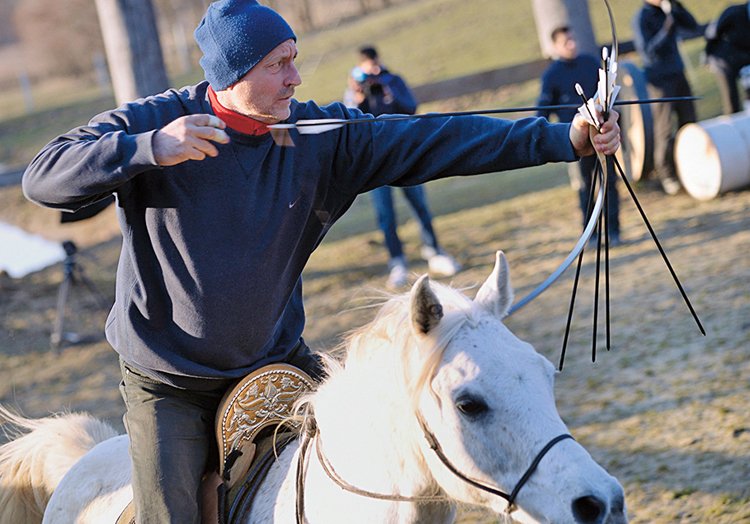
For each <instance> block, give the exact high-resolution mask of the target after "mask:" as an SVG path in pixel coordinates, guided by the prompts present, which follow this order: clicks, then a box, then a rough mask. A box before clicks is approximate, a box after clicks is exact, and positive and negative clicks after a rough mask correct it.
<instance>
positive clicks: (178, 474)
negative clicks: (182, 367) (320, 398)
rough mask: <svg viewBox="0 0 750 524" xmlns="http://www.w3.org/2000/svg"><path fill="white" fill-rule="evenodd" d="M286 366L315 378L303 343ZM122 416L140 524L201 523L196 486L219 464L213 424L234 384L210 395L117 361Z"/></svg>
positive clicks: (315, 366) (316, 369)
mask: <svg viewBox="0 0 750 524" xmlns="http://www.w3.org/2000/svg"><path fill="white" fill-rule="evenodd" d="M288 362H289V363H290V364H293V365H295V366H297V367H299V368H301V369H303V370H304V371H306V372H307V373H308V374H310V375H311V376H312V377H313V378H315V379H319V378H320V376H321V369H320V363H319V361H318V359H317V357H315V356H314V355H312V354H311V353H310V350H309V349H308V348H307V346H305V345H304V343H300V346H298V347H297V349H296V351H295V352H294V353H293V354H292V355H290V357H289V359H288ZM120 369H121V371H122V382H121V383H120V393H121V394H122V398H123V400H124V401H125V406H126V408H127V412H126V414H125V416H124V417H123V420H124V422H125V428H126V430H127V432H128V436H129V437H130V457H131V460H132V464H133V477H132V478H133V480H132V482H133V500H134V502H135V508H136V522H137V523H138V524H152V523H153V524H157V523H158V524H200V521H201V507H200V484H201V478H202V476H203V474H204V473H205V472H206V471H207V469H208V467H209V466H211V467H215V466H216V465H218V464H217V457H218V451H217V444H216V437H215V435H214V419H215V416H216V410H217V409H218V406H219V402H220V401H221V399H222V397H223V396H224V393H225V392H226V391H227V390H228V389H229V388H230V387H231V386H232V385H233V384H234V383H235V382H236V381H235V380H228V381H216V382H217V384H215V387H214V386H212V389H209V390H208V391H195V390H188V389H180V388H176V387H173V386H170V385H167V384H164V383H162V382H159V381H157V380H154V379H152V378H149V377H146V376H144V375H143V374H141V373H138V372H137V371H136V370H134V369H132V368H131V367H129V366H128V365H127V364H125V363H123V362H122V361H121V362H120Z"/></svg>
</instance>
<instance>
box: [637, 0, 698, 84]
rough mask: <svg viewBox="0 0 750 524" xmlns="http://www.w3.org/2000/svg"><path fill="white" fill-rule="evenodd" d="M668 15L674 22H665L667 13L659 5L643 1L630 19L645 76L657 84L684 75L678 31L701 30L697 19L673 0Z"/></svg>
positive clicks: (696, 31)
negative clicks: (667, 24)
mask: <svg viewBox="0 0 750 524" xmlns="http://www.w3.org/2000/svg"><path fill="white" fill-rule="evenodd" d="M671 4H672V12H671V14H670V15H669V16H670V17H671V18H672V20H673V21H674V23H673V24H672V25H671V26H670V27H667V26H666V21H667V15H666V14H665V13H664V11H662V10H661V8H660V7H657V6H655V5H652V4H646V3H644V5H643V7H641V9H640V10H639V11H638V13H637V14H636V15H635V18H634V19H633V38H634V41H635V47H636V49H637V50H638V53H639V54H640V55H641V59H642V60H643V69H644V70H645V73H646V80H648V81H649V83H651V84H653V85H655V86H657V87H662V88H664V87H669V86H670V84H671V83H672V79H673V78H674V77H675V76H681V75H684V72H683V71H684V69H685V64H684V63H683V61H682V57H681V56H680V51H679V49H678V48H677V36H678V32H680V33H684V34H685V35H686V36H689V35H697V34H700V27H699V25H698V22H697V21H696V20H695V18H693V15H691V14H690V13H689V12H688V10H687V9H685V8H684V7H683V6H682V4H680V3H679V2H677V1H676V0H673V1H672V2H671Z"/></svg>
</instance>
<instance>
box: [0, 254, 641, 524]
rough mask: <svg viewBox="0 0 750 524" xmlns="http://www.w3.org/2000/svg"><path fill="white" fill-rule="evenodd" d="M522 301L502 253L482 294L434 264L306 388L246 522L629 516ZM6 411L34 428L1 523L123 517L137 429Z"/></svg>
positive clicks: (14, 464)
mask: <svg viewBox="0 0 750 524" xmlns="http://www.w3.org/2000/svg"><path fill="white" fill-rule="evenodd" d="M511 302H512V292H511V289H510V282H509V276H508V266H507V262H506V260H505V257H504V255H503V254H502V253H501V252H498V255H497V259H496V265H495V269H494V271H493V273H492V274H491V275H490V277H489V278H488V279H487V281H486V282H485V283H484V284H483V285H482V287H481V288H480V290H479V292H478V293H477V296H476V298H475V299H474V300H473V301H472V300H470V299H469V298H467V297H466V296H465V295H463V294H462V293H461V292H459V291H457V290H454V289H451V288H449V287H447V286H443V285H439V284H434V283H431V282H430V281H429V279H428V278H427V277H426V276H425V277H422V278H420V279H419V280H418V281H417V283H416V284H415V285H414V287H413V288H412V290H411V292H410V293H407V294H405V295H403V296H398V297H394V298H393V299H391V300H389V301H388V302H387V303H386V304H385V305H384V306H383V307H382V309H381V310H380V311H379V313H378V315H377V317H376V318H375V320H373V321H372V322H371V323H370V324H369V325H367V326H365V327H364V328H362V329H360V330H359V331H357V332H355V333H354V334H353V335H352V336H351V337H350V339H349V340H348V344H347V351H346V354H345V358H344V359H343V361H342V362H341V363H337V362H334V361H333V360H331V361H330V362H329V363H328V377H327V378H326V379H325V381H324V382H323V383H322V384H321V385H320V386H319V387H318V389H317V391H315V392H314V393H312V394H310V396H309V397H307V398H305V399H304V400H303V402H302V405H303V408H304V409H305V411H306V413H307V414H308V417H310V418H312V417H314V420H315V422H316V428H317V431H315V432H314V433H311V432H306V435H308V436H309V437H310V438H308V439H306V440H305V439H301V440H296V441H293V442H292V444H291V445H289V446H287V447H286V448H285V449H284V451H283V452H282V453H281V454H280V456H279V459H278V461H277V462H275V464H274V465H273V466H272V467H271V469H270V471H269V473H268V475H267V477H266V478H265V480H264V482H263V483H262V485H261V487H260V491H259V492H258V493H257V495H256V496H255V498H254V503H253V505H252V508H251V510H250V512H249V513H248V514H246V516H245V522H251V523H262V524H267V523H270V522H276V523H294V522H295V520H296V519H297V518H298V516H297V512H296V509H295V508H296V507H301V508H300V509H301V512H303V519H306V522H309V523H312V524H316V523H325V524H331V523H339V522H340V523H347V524H348V523H351V522H365V523H370V522H387V523H407V522H423V523H430V524H433V523H435V524H437V523H443V522H446V523H447V522H452V521H453V520H454V519H455V514H456V508H457V505H458V504H470V505H479V506H484V507H486V508H490V509H491V510H493V511H495V512H497V513H498V514H503V513H505V514H506V518H508V517H507V515H510V517H509V518H508V520H510V519H515V520H518V521H521V522H551V523H555V524H565V523H578V524H593V523H597V524H619V523H624V522H627V517H626V510H625V501H624V494H623V489H622V487H621V486H620V484H619V483H618V482H617V480H616V479H615V478H614V477H612V476H610V475H609V474H608V473H607V472H606V471H605V470H604V469H603V468H602V467H601V466H599V465H598V464H597V463H596V462H595V461H594V460H593V459H592V458H591V456H590V455H589V453H588V452H587V451H586V450H585V449H584V448H583V447H582V446H581V445H580V444H578V443H577V442H576V441H575V440H573V438H572V437H570V435H568V430H567V428H566V427H565V424H564V423H563V422H562V420H561V419H560V416H559V414H558V412H557V409H556V407H555V400H554V394H553V379H554V375H555V370H554V368H553V366H552V364H551V363H550V362H549V361H548V360H547V359H545V358H544V357H543V356H541V355H540V354H538V353H537V352H536V351H535V350H534V348H533V347H532V346H531V345H529V344H527V343H525V342H522V341H521V340H519V339H518V338H516V336H514V335H513V333H511V332H510V331H509V330H508V328H506V327H505V326H504V325H503V323H502V322H501V319H502V318H503V317H504V316H505V315H506V313H507V311H508V308H509V307H510V305H511ZM3 415H4V416H5V417H6V418H9V419H10V421H11V422H13V423H15V424H16V425H17V426H20V428H21V429H22V430H24V431H25V433H24V434H23V435H20V436H18V435H17V437H18V438H16V439H15V440H13V441H11V442H9V443H7V444H5V445H3V446H2V447H1V448H0V490H2V492H0V522H2V523H13V524H21V523H31V522H39V521H40V520H42V515H43V522H44V523H49V524H54V523H64V524H70V523H89V522H91V523H93V522H96V523H111V522H115V520H116V519H117V517H118V515H119V514H120V512H121V511H122V509H123V508H124V506H125V505H126V504H127V502H128V501H129V500H130V498H131V496H132V492H131V488H130V484H129V483H130V462H129V456H128V449H127V445H128V443H127V437H126V436H124V435H121V436H117V435H116V434H115V431H114V430H112V429H111V428H109V427H107V426H106V425H104V424H102V423H101V422H98V421H96V420H94V419H92V418H90V417H86V416H84V415H64V416H59V417H50V418H46V419H40V420H27V419H23V418H21V417H17V416H12V415H10V414H9V413H8V412H7V411H6V410H3ZM307 427H311V425H307ZM301 442H308V443H309V444H310V445H309V446H307V447H306V446H304V445H301ZM302 449H306V450H307V453H305V454H304V456H303V457H302V460H299V456H300V453H301V450H302ZM300 465H301V466H300ZM298 467H302V468H303V469H302V471H303V472H304V474H303V475H302V481H301V483H300V484H299V485H298V481H297V480H296V476H297V469H298ZM300 489H301V490H302V493H303V494H304V503H303V504H299V503H298V502H297V503H296V497H297V493H298V490H300Z"/></svg>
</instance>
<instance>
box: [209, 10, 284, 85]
mask: <svg viewBox="0 0 750 524" xmlns="http://www.w3.org/2000/svg"><path fill="white" fill-rule="evenodd" d="M289 39H293V40H297V37H296V36H295V35H294V31H292V28H291V27H289V24H287V23H286V21H285V20H284V19H283V18H282V17H281V15H279V14H278V13H277V12H276V11H274V10H273V9H271V8H270V7H266V6H263V5H260V4H258V2H256V1H255V0H220V1H219V2H214V3H212V4H211V5H209V6H208V10H207V11H206V14H205V15H204V16H203V20H201V22H200V24H198V27H197V28H196V29H195V41H196V42H198V47H200V48H201V51H203V56H202V57H201V59H200V64H201V67H202V68H203V71H204V72H205V74H206V80H208V81H209V83H210V84H211V87H213V88H214V90H215V91H221V90H223V89H226V88H227V87H229V86H231V85H233V84H234V83H236V82H237V81H238V80H239V79H240V78H242V77H243V76H245V74H246V73H247V72H248V71H250V70H251V69H252V68H253V67H255V65H256V64H257V63H258V62H260V61H261V60H263V57H265V56H266V55H267V54H268V53H270V52H271V51H272V50H273V49H274V48H275V47H276V46H278V45H279V44H281V43H282V42H285V41H287V40H289Z"/></svg>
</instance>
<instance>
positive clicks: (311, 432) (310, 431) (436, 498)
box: [296, 411, 575, 524]
mask: <svg viewBox="0 0 750 524" xmlns="http://www.w3.org/2000/svg"><path fill="white" fill-rule="evenodd" d="M416 418H417V422H418V423H419V426H420V428H421V429H422V433H423V435H424V437H425V439H426V440H427V443H428V445H429V446H430V449H432V450H433V451H434V452H435V454H436V455H437V457H438V459H440V462H441V463H442V464H443V465H444V466H445V467H446V468H447V469H448V470H449V471H450V472H451V473H453V474H454V475H455V476H456V477H458V478H459V479H461V480H462V481H464V482H466V483H467V484H470V485H471V486H474V487H475V488H478V489H480V490H482V491H485V492H487V493H490V494H492V495H496V496H498V497H501V498H503V499H505V500H506V501H507V502H508V506H507V508H506V510H505V511H506V513H507V514H510V513H512V512H513V511H514V510H515V509H516V505H515V502H516V498H517V497H518V493H519V492H520V491H521V488H522V487H523V486H524V485H525V484H526V483H527V482H528V480H529V479H530V478H531V476H532V475H533V474H534V471H536V468H537V466H539V463H540V462H541V461H542V459H543V458H544V456H545V455H546V454H547V453H548V452H549V451H550V450H551V449H552V448H553V447H554V446H555V444H557V443H559V442H561V441H563V440H566V439H572V440H575V439H574V438H573V436H572V435H570V434H569V433H563V434H561V435H558V436H556V437H555V438H553V439H552V440H550V441H549V442H547V444H546V445H545V446H544V447H543V448H542V449H541V450H540V451H539V452H538V453H537V454H536V456H535V457H534V460H532V461H531V465H530V466H529V467H528V468H526V471H525V472H524V474H523V475H521V478H520V480H519V481H518V482H517V483H516V485H515V487H514V488H513V489H512V490H511V492H510V493H506V492H504V491H503V490H501V489H500V488H498V487H495V486H491V485H489V484H486V483H485V482H482V481H480V480H477V479H474V478H471V477H469V476H468V475H466V474H465V473H463V472H462V471H461V470H459V469H458V468H457V467H456V466H455V465H454V464H453V463H452V462H451V461H450V459H448V457H447V456H446V455H445V452H444V451H443V448H442V446H441V445H440V442H439V441H438V439H437V437H435V434H434V433H433V432H432V431H431V430H430V428H429V426H428V425H427V422H426V421H425V420H424V417H423V416H422V414H421V412H419V411H417V413H416ZM313 440H314V441H315V451H316V454H317V457H318V461H319V462H320V465H321V467H322V468H323V471H324V472H325V474H326V475H327V476H328V478H329V479H331V480H332V481H333V482H334V483H335V484H336V485H337V486H338V487H340V488H341V489H343V490H345V491H348V492H350V493H354V494H356V495H360V496H362V497H367V498H373V499H378V500H390V501H395V502H440V501H446V500H447V497H445V496H442V495H414V496H409V495H400V494H396V493H379V492H375V491H369V490H366V489H362V488H359V487H356V486H354V485H352V484H350V483H349V482H347V481H346V480H344V479H343V478H342V477H341V475H339V474H338V472H337V471H336V469H335V468H334V467H333V464H331V462H330V461H329V460H328V457H326V456H325V454H324V453H323V446H322V439H321V437H320V431H319V430H318V427H317V424H316V423H315V419H314V417H313V416H312V415H311V414H309V415H308V418H307V419H306V422H305V427H304V428H303V435H302V443H301V445H300V452H299V456H298V458H297V503H296V515H297V524H303V523H304V522H305V505H304V500H305V499H304V492H305V473H306V470H307V463H308V460H309V456H308V452H309V448H310V445H311V444H312V441H313Z"/></svg>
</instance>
